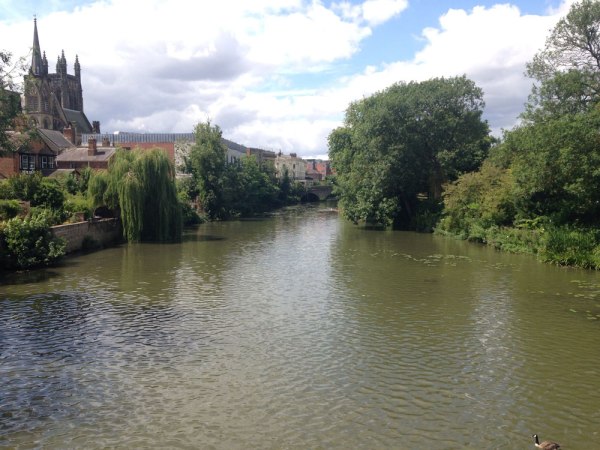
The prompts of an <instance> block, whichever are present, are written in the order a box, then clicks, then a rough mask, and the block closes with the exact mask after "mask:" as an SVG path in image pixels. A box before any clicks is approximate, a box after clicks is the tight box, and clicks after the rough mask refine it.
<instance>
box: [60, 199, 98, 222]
mask: <svg viewBox="0 0 600 450" xmlns="http://www.w3.org/2000/svg"><path fill="white" fill-rule="evenodd" d="M64 212H65V214H64V215H65V216H66V218H67V219H69V218H71V219H72V218H73V216H74V215H75V213H80V212H82V213H84V218H85V219H86V220H87V219H89V218H91V217H92V214H93V209H92V207H91V202H90V201H89V200H88V199H87V198H86V197H84V196H83V195H81V194H79V195H68V196H67V198H66V199H65V203H64Z"/></svg>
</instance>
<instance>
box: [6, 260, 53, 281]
mask: <svg viewBox="0 0 600 450" xmlns="http://www.w3.org/2000/svg"><path fill="white" fill-rule="evenodd" d="M62 265H63V264H61V266H62ZM58 276H60V273H58V272H56V271H53V270H51V269H35V270H23V271H18V272H6V271H0V286H18V285H22V284H34V283H41V282H44V281H48V280H50V279H52V278H56V277H58Z"/></svg>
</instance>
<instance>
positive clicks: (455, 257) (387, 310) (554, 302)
mask: <svg viewBox="0 0 600 450" xmlns="http://www.w3.org/2000/svg"><path fill="white" fill-rule="evenodd" d="M1 281H2V285H1V286H0V448H44V449H49V448H190V449H192V448H201V449H205V448H206V449H211V448H214V449H250V448H257V449H286V448H289V449H308V448H311V449H317V448H322V449H329V448H334V449H350V448H362V449H426V448H440V449H475V448H477V449H482V448H484V449H499V448H513V449H520V448H533V441H532V439H531V435H532V434H533V433H538V434H539V435H540V437H541V438H542V439H547V438H551V439H554V440H557V441H558V442H560V443H561V444H562V445H563V447H564V448H565V449H571V450H573V449H592V450H593V449H600V276H599V274H598V273H595V272H590V271H583V270H576V269H565V268H558V267H554V266H550V265H544V264H541V263H538V262H537V261H536V260H535V259H534V258H532V257H529V256H522V255H510V254H506V253H499V252H496V251H494V250H492V249H489V248H486V247H483V246H478V245H475V244H469V243H465V242H460V241H455V240H452V239H448V238H444V237H440V236H433V235H428V234H415V233H406V232H395V231H377V230H368V229H364V228H358V227H355V226H353V225H351V224H349V223H346V222H344V221H343V220H341V219H340V218H339V217H338V215H337V214H336V213H335V212H334V211H330V210H328V209H327V208H325V207H323V206H318V207H317V206H302V207H295V208H290V209H287V210H284V211H280V212H278V213H277V214H275V215H273V216H272V217H269V218H266V219H263V220H252V221H236V222H225V223H213V224H204V225H202V226H200V227H198V228H197V229H194V230H190V231H187V232H186V233H185V237H184V242H183V243H181V244H173V245H154V244H136V245H124V246H121V247H117V248H112V249H107V250H103V251H100V252H97V253H93V254H88V255H82V256H76V257H73V258H69V259H67V260H66V261H65V263H64V264H63V265H62V266H61V267H58V268H54V269H49V270H43V271H35V272H31V273H27V274H23V275H20V276H13V277H11V278H9V279H6V278H5V279H2V280H1Z"/></svg>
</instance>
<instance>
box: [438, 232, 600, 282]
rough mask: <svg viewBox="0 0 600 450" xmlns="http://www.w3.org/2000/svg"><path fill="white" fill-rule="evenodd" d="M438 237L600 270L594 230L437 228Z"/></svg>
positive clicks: (599, 239) (598, 244)
mask: <svg viewBox="0 0 600 450" xmlns="http://www.w3.org/2000/svg"><path fill="white" fill-rule="evenodd" d="M435 233H436V234H438V235H442V236H447V237H451V238H454V239H462V240H467V241H470V242H479V243H482V244H486V245H489V246H491V247H494V248H495V249H498V250H502V251H506V252H510V253H520V254H530V255H535V256H536V257H537V259H538V260H540V261H541V262H544V263H550V264H555V265H559V266H571V267H579V268H583V269H592V270H600V232H599V231H598V230H595V229H586V228H576V227H567V226H563V227H554V226H540V225H531V224H530V223H529V224H523V226H522V227H520V228H514V227H497V226H493V227H490V228H482V227H474V228H473V229H469V230H465V231H463V232H462V233H451V232H448V231H445V230H443V229H440V228H436V230H435Z"/></svg>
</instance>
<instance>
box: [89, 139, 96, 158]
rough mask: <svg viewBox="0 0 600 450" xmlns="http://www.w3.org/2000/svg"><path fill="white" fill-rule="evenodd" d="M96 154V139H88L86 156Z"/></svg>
mask: <svg viewBox="0 0 600 450" xmlns="http://www.w3.org/2000/svg"><path fill="white" fill-rule="evenodd" d="M95 154H96V139H95V138H89V139H88V156H94V155H95Z"/></svg>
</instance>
